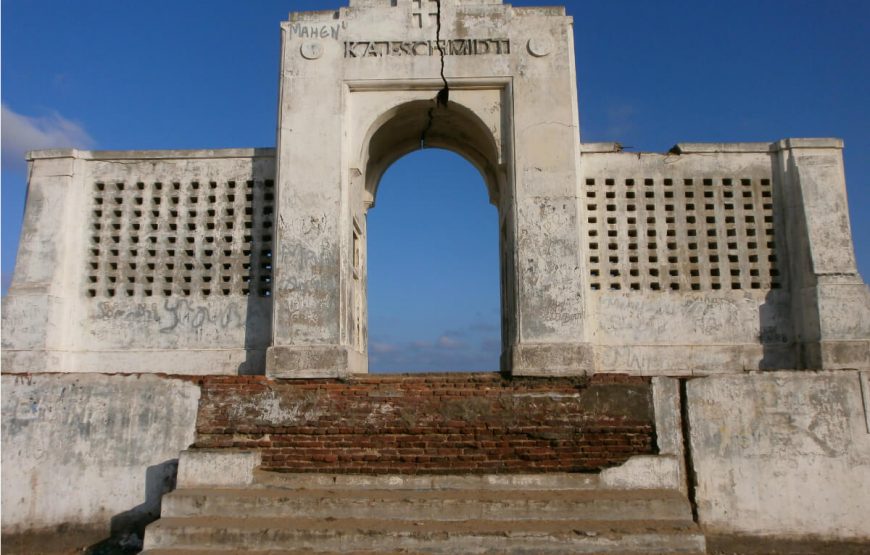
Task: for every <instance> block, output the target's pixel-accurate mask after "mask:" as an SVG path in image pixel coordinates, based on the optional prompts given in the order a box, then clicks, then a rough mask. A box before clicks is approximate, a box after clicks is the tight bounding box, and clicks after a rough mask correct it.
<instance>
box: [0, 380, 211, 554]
mask: <svg viewBox="0 0 870 555" xmlns="http://www.w3.org/2000/svg"><path fill="white" fill-rule="evenodd" d="M2 387H3V395H2V397H3V403H2V428H3V449H2V473H3V536H4V540H3V541H4V548H6V547H10V548H11V547H12V545H11V544H10V545H7V543H6V541H7V539H8V538H10V536H12V535H17V534H22V533H25V532H26V533H31V534H32V533H34V532H40V531H43V532H45V533H48V534H52V533H55V532H56V533H61V531H62V533H64V534H66V533H67V532H68V531H70V530H73V529H76V530H81V531H83V532H82V533H83V534H84V535H88V536H89V537H91V538H93V539H95V540H99V539H103V538H105V537H108V536H109V534H110V532H111V533H121V532H124V531H132V532H136V531H141V529H142V528H143V527H144V525H145V524H147V523H148V522H150V521H152V520H154V519H156V518H157V517H158V516H159V514H160V497H161V495H162V494H163V493H165V492H167V491H170V490H171V489H172V488H173V487H174V484H175V472H176V466H177V460H178V453H179V451H181V450H183V449H185V448H187V447H188V446H189V445H190V444H191V443H192V442H193V440H194V421H195V418H196V408H197V400H198V399H199V388H198V387H197V386H196V385H195V384H194V383H191V381H190V380H182V379H173V378H165V377H160V376H154V375H106V374H4V375H3V377H2ZM59 527H60V528H59ZM85 531H86V532H85ZM13 543H14V542H13ZM28 551H29V552H35V551H36V550H35V549H31V550H28V549H24V550H23V552H28Z"/></svg>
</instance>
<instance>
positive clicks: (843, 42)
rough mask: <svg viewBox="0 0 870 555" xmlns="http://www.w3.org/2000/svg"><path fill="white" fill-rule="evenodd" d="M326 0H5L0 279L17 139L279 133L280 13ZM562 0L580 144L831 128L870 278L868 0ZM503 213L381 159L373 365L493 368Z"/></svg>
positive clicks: (434, 166) (424, 162)
mask: <svg viewBox="0 0 870 555" xmlns="http://www.w3.org/2000/svg"><path fill="white" fill-rule="evenodd" d="M538 3H539V2H532V1H524V0H517V1H515V2H514V4H515V5H534V4H538ZM540 3H541V4H547V5H549V4H553V3H557V2H554V1H553V0H547V1H545V2H540ZM338 5H340V3H339V2H335V3H333V2H329V1H319V2H311V1H296V0H294V1H292V2H291V1H289V0H282V1H275V0H257V1H256V2H243V1H240V0H236V1H228V0H211V1H209V2H200V1H193V0H187V1H172V2H170V1H169V0H153V1H148V2H119V1H117V0H101V1H97V0H75V1H73V2H71V1H69V0H5V1H4V2H3V4H2V39H0V40H2V102H3V113H2V122H3V129H2V141H3V145H2V146H3V149H2V150H3V152H2V154H3V158H2V276H3V290H4V292H5V290H6V287H7V286H8V282H9V279H10V277H11V273H12V271H13V267H14V259H15V250H16V247H17V242H18V234H19V229H20V226H21V217H22V213H23V202H24V188H25V175H24V170H25V166H24V163H23V159H22V156H23V152H24V151H25V150H27V149H30V148H46V147H50V146H79V147H85V148H95V149H146V148H224V147H246V146H272V145H274V143H275V125H276V102H277V101H276V96H277V79H278V48H279V32H278V23H279V22H280V21H281V20H283V19H286V17H287V13H288V12H289V11H290V10H291V9H293V10H310V9H326V8H332V7H336V6H338ZM567 8H568V12H569V13H570V14H572V15H573V16H574V18H575V49H576V55H577V73H578V87H579V101H580V124H581V135H582V139H583V140H584V141H619V142H621V143H623V144H624V145H626V146H627V147H630V149H631V150H651V151H664V150H667V149H668V148H670V146H672V145H673V144H674V143H676V142H680V141H683V142H690V141H769V140H775V139H779V138H783V137H816V136H822V137H828V136H836V137H841V138H843V139H845V141H846V151H845V158H846V177H847V184H848V191H849V199H850V209H851V218H852V231H853V236H854V239H855V247H856V253H857V257H858V265H859V269H860V271H861V272H862V274H863V275H864V276H870V217H868V216H867V214H866V211H867V210H868V209H870V117H868V99H870V41H868V40H867V37H866V35H867V21H870V2H867V1H866V0H834V1H830V0H829V1H813V2H810V1H802V0H764V1H759V0H752V1H739V0H732V1H728V2H724V1H722V2H713V1H706V0H694V1H688V0H687V1H679V2H678V1H663V2H649V1H640V0H632V1H623V2H617V1H614V2H568V3H567ZM448 77H449V67H448ZM495 221H496V214H495V209H494V208H493V207H492V206H490V205H489V204H488V203H487V200H486V193H485V187H484V185H483V182H482V181H481V179H480V177H479V175H478V174H477V173H476V171H475V170H474V169H473V168H472V167H471V165H470V164H468V163H467V162H465V161H464V160H463V159H461V158H460V157H458V156H456V155H454V154H451V153H447V152H443V151H423V152H416V153H412V154H410V155H408V156H406V157H405V158H403V159H401V160H399V161H398V162H397V163H396V164H394V165H393V166H392V167H391V168H390V170H389V171H388V172H387V174H386V176H385V177H384V181H383V182H382V185H381V189H380V193H379V195H378V206H377V207H376V208H375V209H374V210H373V211H372V212H371V213H370V215H369V302H370V332H371V348H370V350H371V358H372V368H373V369H375V370H386V371H396V370H424V369H429V370H448V369H454V370H455V369H462V370H485V369H495V368H496V367H497V359H498V350H499V337H498V327H499V308H498V298H499V293H498V287H499V280H498V255H497V226H496V223H495Z"/></svg>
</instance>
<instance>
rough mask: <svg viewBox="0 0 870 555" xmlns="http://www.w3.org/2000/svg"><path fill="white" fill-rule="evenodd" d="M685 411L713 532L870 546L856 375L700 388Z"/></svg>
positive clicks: (707, 383) (747, 378) (721, 381)
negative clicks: (862, 541) (867, 542)
mask: <svg viewBox="0 0 870 555" xmlns="http://www.w3.org/2000/svg"><path fill="white" fill-rule="evenodd" d="M688 405H689V406H688V414H689V428H690V440H691V455H692V461H693V464H694V470H695V473H696V475H697V486H696V490H695V491H696V499H697V503H698V513H699V517H700V521H701V524H702V525H703V526H704V528H705V529H706V530H707V531H711V532H718V533H740V534H751V535H777V536H791V537H800V536H821V537H833V538H841V539H843V538H870V519H868V518H867V515H868V514H870V431H868V428H867V425H866V420H865V416H866V411H867V410H868V407H867V404H866V403H865V402H864V401H863V400H862V395H861V385H860V381H859V373H858V372H842V371H841V372H819V373H816V372H775V373H769V374H751V375H743V376H739V375H737V376H716V377H707V378H701V379H695V380H691V381H690V382H689V383H688Z"/></svg>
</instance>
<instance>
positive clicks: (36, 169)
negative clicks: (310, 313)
mask: <svg viewBox="0 0 870 555" xmlns="http://www.w3.org/2000/svg"><path fill="white" fill-rule="evenodd" d="M30 165H31V170H32V171H31V177H30V182H29V190H30V195H31V196H30V197H29V200H28V208H27V213H26V216H25V221H24V229H23V232H22V242H21V248H20V250H19V254H18V259H17V263H16V270H15V276H14V279H13V282H12V285H11V287H10V290H9V296H8V298H7V301H8V302H6V303H4V306H3V355H2V356H3V369H4V371H7V372H10V371H11V372H41V371H47V370H49V371H63V372H163V373H177V374H206V373H208V374H221V373H223V374H226V373H229V374H236V373H262V372H263V369H264V364H265V350H266V348H267V347H268V346H269V344H270V341H271V306H272V304H271V296H270V295H271V260H272V259H271V252H272V241H273V238H274V230H273V229H272V221H273V215H274V211H273V208H272V207H273V206H274V198H275V196H276V193H275V190H274V171H275V167H274V151H273V150H271V149H234V150H232V149H231V150H200V151H172V150H167V151H125V152H113V151H102V152H90V151H77V150H59V151H39V152H33V153H31V154H30Z"/></svg>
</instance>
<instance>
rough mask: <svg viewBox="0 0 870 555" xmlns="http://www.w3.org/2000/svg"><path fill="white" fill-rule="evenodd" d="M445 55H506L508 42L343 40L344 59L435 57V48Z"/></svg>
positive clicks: (509, 48)
mask: <svg viewBox="0 0 870 555" xmlns="http://www.w3.org/2000/svg"><path fill="white" fill-rule="evenodd" d="M439 45H440V46H441V50H443V51H444V55H445V56H481V55H486V54H495V55H498V54H510V53H511V43H510V40H509V39H455V40H442V41H434V40H418V41H386V40H385V41H345V43H344V57H345V58H381V57H384V56H438V55H440V52H439V50H438V46H439Z"/></svg>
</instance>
